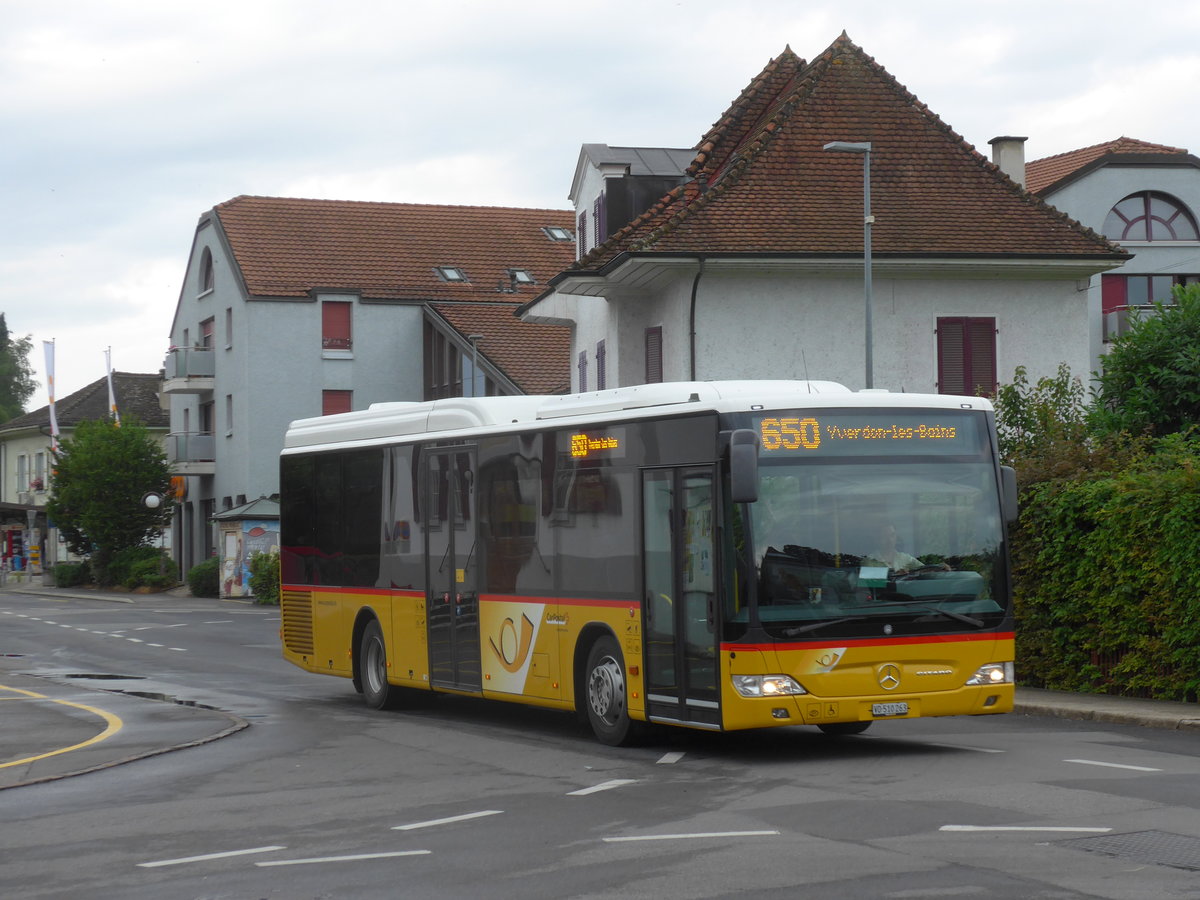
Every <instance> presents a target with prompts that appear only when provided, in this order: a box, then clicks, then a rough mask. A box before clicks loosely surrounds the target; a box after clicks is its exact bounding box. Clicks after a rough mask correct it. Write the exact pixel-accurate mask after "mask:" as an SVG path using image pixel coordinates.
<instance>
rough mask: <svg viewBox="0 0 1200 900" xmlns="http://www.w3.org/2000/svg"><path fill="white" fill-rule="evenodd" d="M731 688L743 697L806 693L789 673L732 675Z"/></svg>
mask: <svg viewBox="0 0 1200 900" xmlns="http://www.w3.org/2000/svg"><path fill="white" fill-rule="evenodd" d="M733 688H734V690H736V691H737V692H738V693H739V694H741V695H742V696H743V697H781V696H784V695H786V694H807V693H808V691H806V690H805V689H804V688H802V687H801V686H800V683H799V682H797V681H796V679H794V678H792V677H791V676H790V675H734V676H733Z"/></svg>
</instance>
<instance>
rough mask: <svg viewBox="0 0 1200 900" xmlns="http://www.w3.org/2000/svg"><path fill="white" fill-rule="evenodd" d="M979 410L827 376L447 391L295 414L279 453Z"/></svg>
mask: <svg viewBox="0 0 1200 900" xmlns="http://www.w3.org/2000/svg"><path fill="white" fill-rule="evenodd" d="M795 407H799V408H809V407H811V408H822V407H823V408H829V407H842V408H850V409H854V408H863V409H866V408H887V409H898V408H901V409H902V408H922V409H930V408H935V409H982V410H990V409H991V408H992V404H991V402H990V401H988V400H987V399H986V398H983V397H957V396H952V395H949V394H897V393H892V392H890V391H885V390H864V391H857V392H855V391H851V390H850V389H849V388H847V387H845V386H843V385H840V384H837V383H836V382H832V381H682V382H667V383H662V384H641V385H635V386H631V387H622V388H614V389H612V390H606V391H591V392H588V393H584V394H567V395H563V396H536V395H521V396H515V397H447V398H445V399H442V400H431V401H428V402H424V403H416V402H395V403H373V404H371V406H370V408H368V409H365V410H359V411H356V412H348V413H339V414H337V415H332V416H318V417H315V418H311V419H297V420H296V421H294V422H292V424H291V425H290V426H289V428H288V430H287V434H286V436H285V437H284V445H283V446H284V451H283V452H284V453H287V452H288V451H289V450H299V449H306V450H314V449H319V448H320V447H323V446H340V445H345V444H347V443H350V444H363V445H366V444H372V443H377V442H380V441H385V440H394V439H396V438H404V437H414V436H417V435H430V434H437V435H438V436H439V437H442V438H446V439H451V438H454V437H467V436H470V435H472V434H475V433H496V432H502V431H509V430H518V431H520V430H523V429H524V428H536V427H538V426H539V425H540V426H542V427H545V426H547V425H550V426H561V427H568V426H586V425H587V424H589V423H596V424H599V423H601V422H607V421H613V420H615V419H626V420H627V419H643V418H654V417H656V416H663V415H680V414H684V413H688V412H702V411H713V412H740V411H747V410H751V409H787V408H795Z"/></svg>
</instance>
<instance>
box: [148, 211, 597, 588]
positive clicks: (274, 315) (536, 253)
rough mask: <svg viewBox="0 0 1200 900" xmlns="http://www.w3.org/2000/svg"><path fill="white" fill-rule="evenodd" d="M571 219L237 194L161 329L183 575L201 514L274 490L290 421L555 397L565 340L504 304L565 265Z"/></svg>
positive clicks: (208, 519)
mask: <svg viewBox="0 0 1200 900" xmlns="http://www.w3.org/2000/svg"><path fill="white" fill-rule="evenodd" d="M572 228H573V216H572V214H571V211H570V210H548V209H513V208H503V207H471V206H438V205H425V204H406V203H365V202H346V201H333V200H304V199H295V198H281V197H248V196H243V197H235V198H234V199H232V200H229V201H227V202H225V203H221V204H219V205H217V206H216V207H214V208H213V209H211V210H208V211H206V212H205V213H204V214H203V215H202V216H201V217H200V221H199V224H198V225H197V228H196V234H195V238H194V241H193V245H192V249H191V253H190V255H189V258H188V262H187V271H186V273H185V277H184V281H183V288H182V290H181V292H180V296H179V302H178V305H177V307H176V310H175V316H174V321H173V322H172V325H171V349H170V351H169V353H168V356H167V360H166V363H165V373H164V381H163V384H162V389H163V392H164V393H165V394H166V396H167V397H169V402H170V422H171V433H170V436H169V439H168V458H169V460H170V461H171V466H172V472H173V474H174V475H177V476H182V478H183V482H182V483H183V486H184V488H183V496H182V497H181V503H180V505H179V506H178V507H177V513H176V519H175V524H174V529H175V546H176V547H178V548H179V557H180V558H179V562H180V564H181V566H182V569H183V571H185V572H186V571H187V569H189V568H190V567H191V566H192V565H195V564H196V563H198V562H200V561H202V560H204V559H206V558H207V557H209V556H211V555H213V553H214V552H215V551H216V549H217V548H216V525H215V524H214V523H213V517H214V515H216V514H218V513H220V512H223V511H226V510H230V509H233V508H235V507H240V506H242V505H243V504H245V503H247V502H248V501H253V500H254V499H255V498H258V497H270V496H271V495H273V494H276V493H277V492H278V491H279V451H280V450H281V449H282V446H283V436H284V432H285V430H286V429H287V427H288V424H289V423H290V422H292V421H293V420H295V419H300V418H307V417H310V416H319V415H325V414H329V413H337V412H345V411H349V410H359V409H366V408H367V407H368V406H369V405H370V404H372V403H376V402H380V401H403V400H414V401H419V400H431V399H437V398H439V397H446V396H463V395H465V396H475V395H484V394H519V393H553V392H558V391H562V390H565V389H566V388H567V387H568V386H569V384H568V382H569V376H568V374H567V373H568V366H569V363H568V358H567V352H568V347H569V335H568V331H567V329H566V328H564V327H562V326H559V325H553V324H551V325H545V324H537V323H526V322H522V321H520V320H519V319H518V318H517V317H516V316H515V315H514V311H515V310H516V308H517V307H518V306H519V305H520V304H521V303H522V302H524V301H525V300H528V299H530V298H532V297H533V296H535V295H536V293H537V292H539V291H541V290H542V288H543V286H544V285H545V284H546V282H547V281H548V280H549V279H550V278H551V277H552V276H553V275H555V274H556V273H558V272H559V271H561V270H562V269H564V268H565V267H566V266H567V265H569V264H570V263H571V261H572V260H573V259H574V258H575V240H574V233H573V230H572Z"/></svg>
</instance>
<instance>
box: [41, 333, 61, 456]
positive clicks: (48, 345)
mask: <svg viewBox="0 0 1200 900" xmlns="http://www.w3.org/2000/svg"><path fill="white" fill-rule="evenodd" d="M42 348H43V349H44V350H45V352H46V392H47V393H48V394H49V395H50V452H51V453H53V454H57V453H58V417H57V416H55V414H54V339H53V338H51V339H50V340H48V341H42Z"/></svg>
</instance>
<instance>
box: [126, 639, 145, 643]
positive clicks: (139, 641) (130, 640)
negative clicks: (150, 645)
mask: <svg viewBox="0 0 1200 900" xmlns="http://www.w3.org/2000/svg"><path fill="white" fill-rule="evenodd" d="M125 640H127V641H129V642H130V643H131V644H144V643H146V642H145V641H143V640H142V639H141V638H125Z"/></svg>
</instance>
